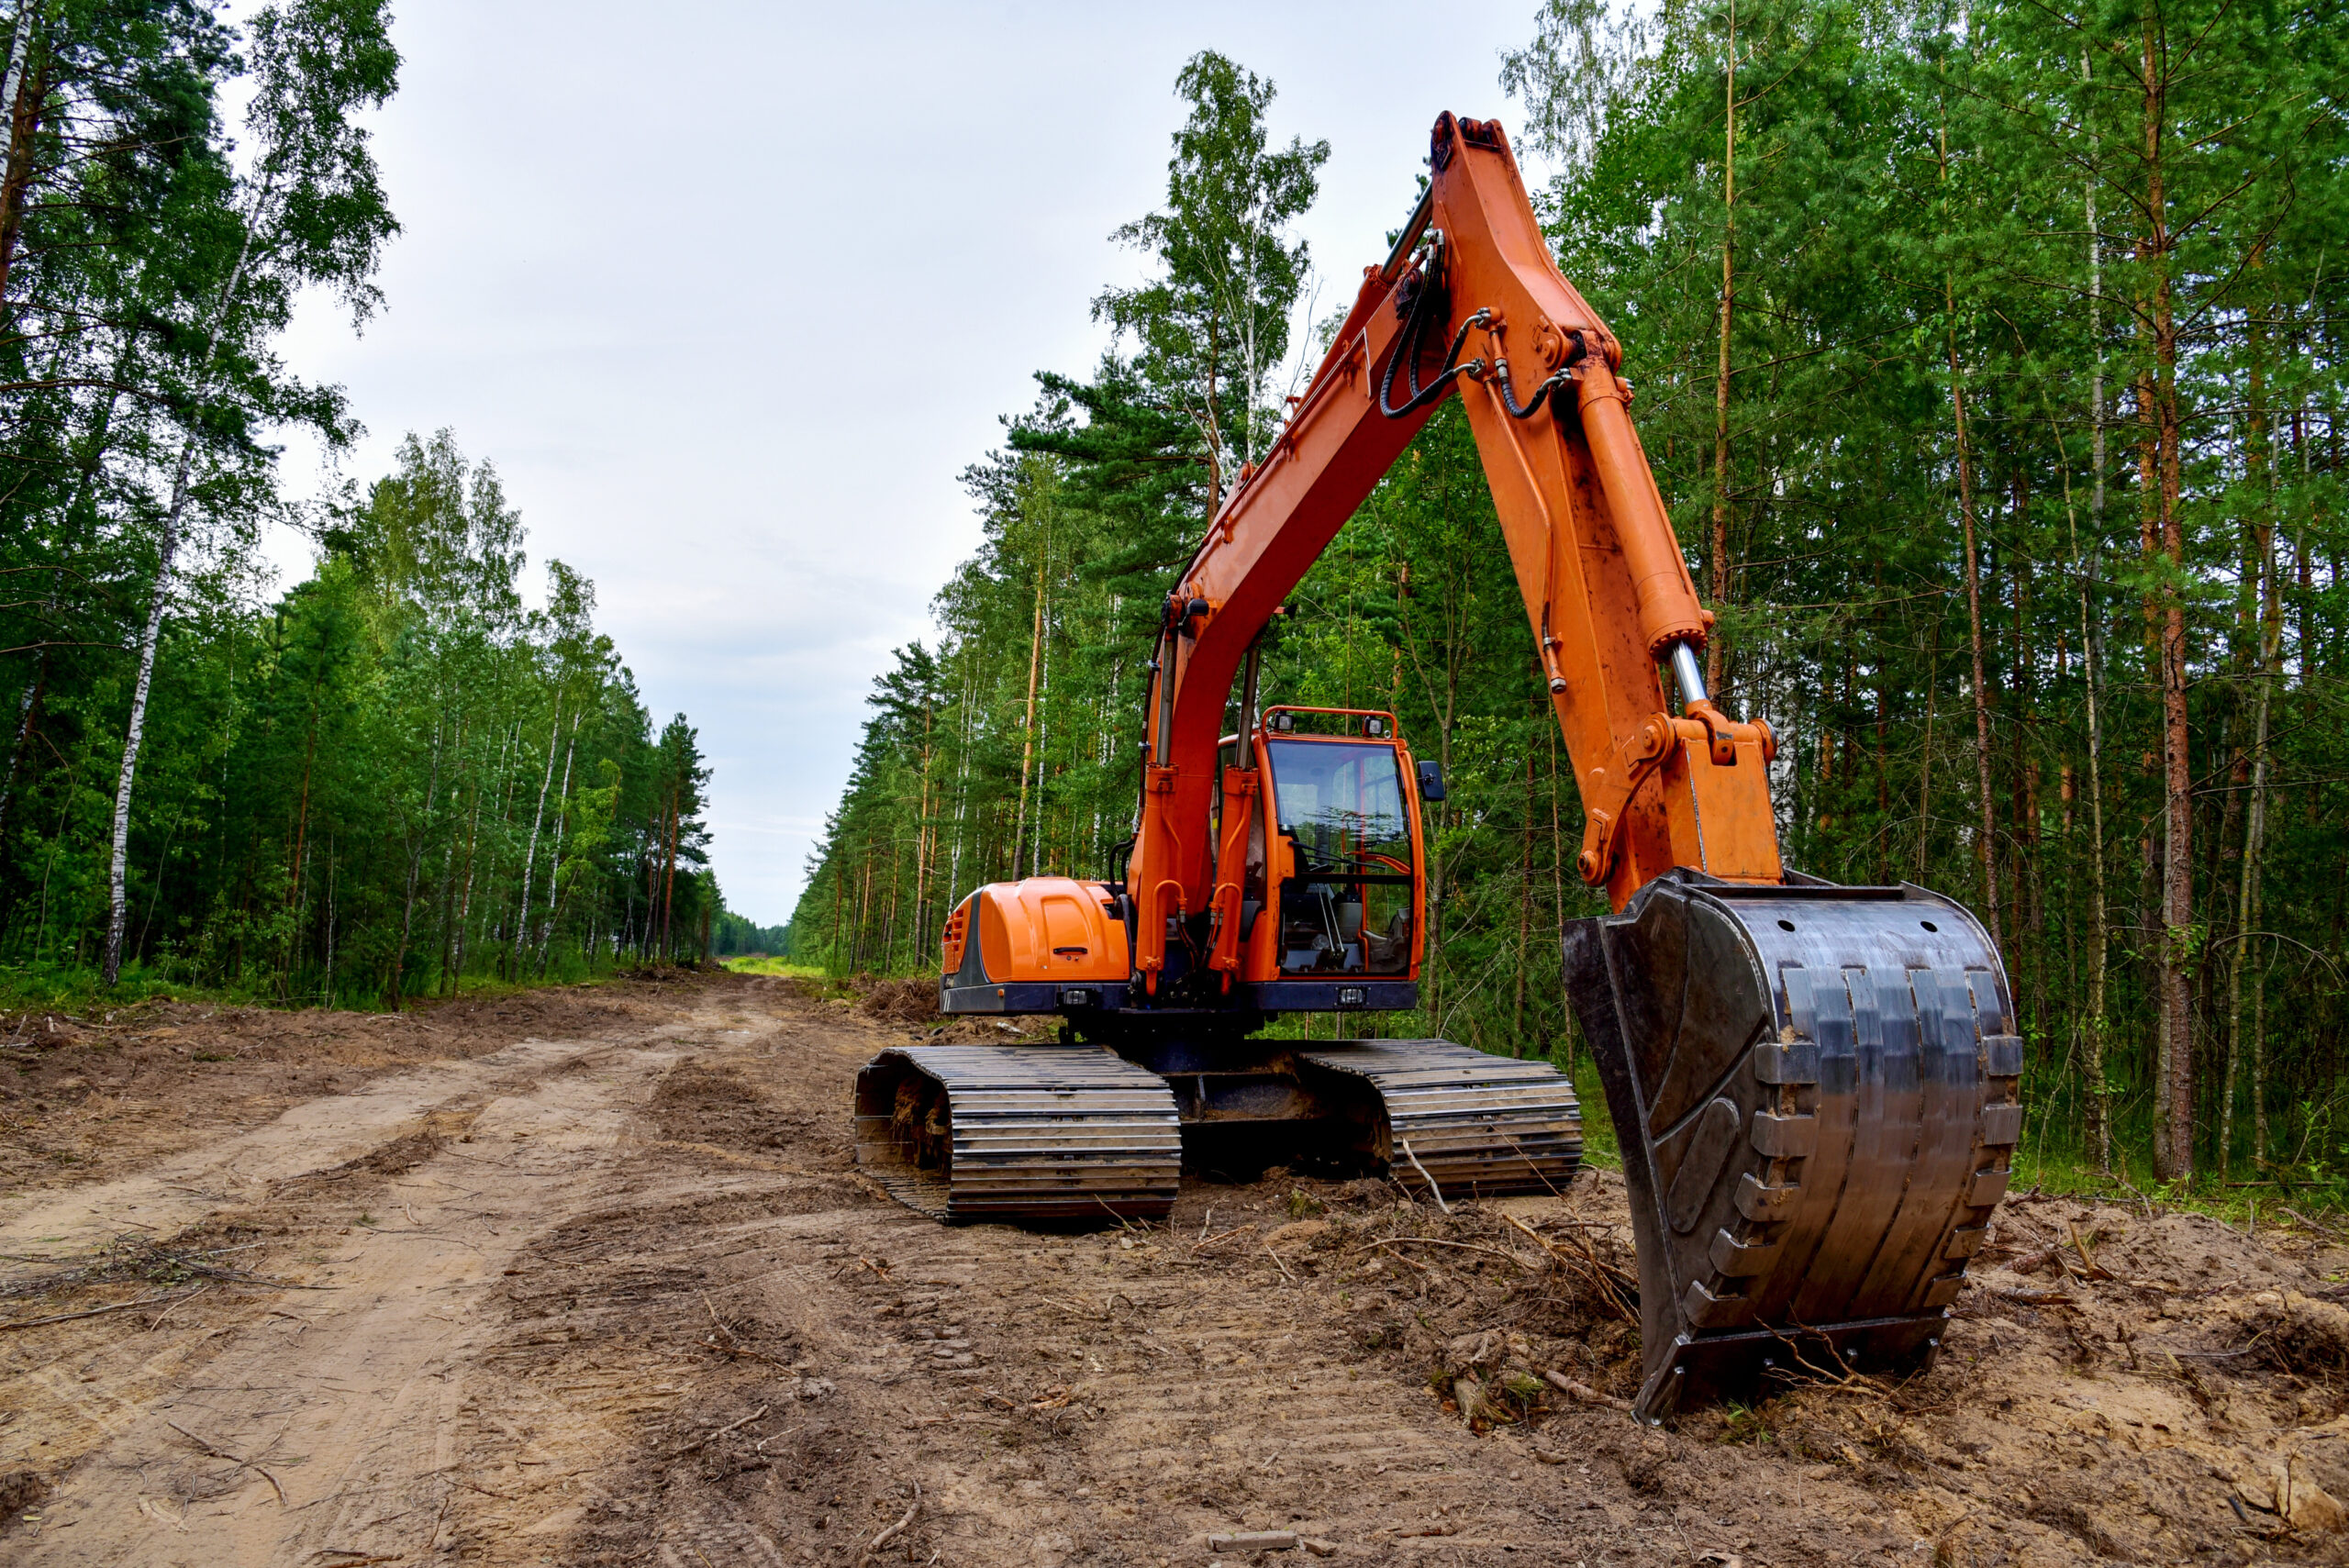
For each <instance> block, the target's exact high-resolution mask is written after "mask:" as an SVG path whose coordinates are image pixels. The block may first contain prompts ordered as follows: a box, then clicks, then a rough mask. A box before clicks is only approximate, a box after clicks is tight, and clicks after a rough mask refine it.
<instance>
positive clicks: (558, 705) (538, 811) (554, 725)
mask: <svg viewBox="0 0 2349 1568" xmlns="http://www.w3.org/2000/svg"><path fill="white" fill-rule="evenodd" d="M561 739H562V693H561V692H557V693H556V694H555V699H554V719H553V722H551V724H549V725H548V726H547V767H546V772H545V773H544V774H543V775H541V776H540V779H539V804H538V805H537V806H535V807H533V808H532V809H531V812H530V837H529V840H528V843H529V848H528V849H526V850H525V851H523V853H522V912H521V916H520V917H519V918H518V919H517V920H516V921H515V922H514V940H513V945H512V947H511V948H510V949H509V950H508V953H507V972H508V973H510V974H511V976H512V978H513V979H514V980H515V981H516V982H517V983H519V982H520V980H521V978H522V952H523V950H524V949H525V948H526V947H528V946H529V940H530V939H529V930H530V883H531V879H532V877H533V875H534V874H535V873H537V871H538V869H539V826H540V823H542V822H544V821H545V820H546V815H547V791H548V790H549V789H551V788H552V787H553V785H554V753H555V743H556V742H557V741H558V740H561Z"/></svg>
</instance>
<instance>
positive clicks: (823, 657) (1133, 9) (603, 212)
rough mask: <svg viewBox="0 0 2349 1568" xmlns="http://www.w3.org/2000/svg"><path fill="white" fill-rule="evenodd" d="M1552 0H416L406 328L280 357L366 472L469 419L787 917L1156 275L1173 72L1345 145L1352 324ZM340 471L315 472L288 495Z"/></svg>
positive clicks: (399, 190)
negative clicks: (886, 675) (978, 508)
mask: <svg viewBox="0 0 2349 1568" xmlns="http://www.w3.org/2000/svg"><path fill="white" fill-rule="evenodd" d="M1537 4H1538V0H1449V3H1447V4H1444V5H1441V6H1430V5H1428V4H1426V3H1425V0H1418V3H1414V4H1386V3H1385V0H1348V3H1330V4H1279V3H1266V0H1258V3H1257V4H1255V5H1246V6H1243V5H1225V4H1203V3H1196V0H1195V3H1192V4H1186V5H1174V6H1167V5H1152V6H1117V5H1103V4H1100V3H1098V0H1096V3H1095V4H1091V5H1075V4H1023V5H988V4H970V3H966V4H960V5H937V6H924V5H884V4H874V3H871V0H867V3H865V4H862V5H841V4H831V5H824V6H814V5H805V4H785V5H772V4H770V5H758V4H718V3H703V4H697V5H696V4H686V5H675V4H673V5H668V6H643V5H633V6H607V5H600V4H590V3H584V0H564V3H563V4H561V5H555V4H540V3H524V0H498V3H495V4H488V5H484V4H482V3H480V0H472V3H459V0H398V20H397V22H396V24H395V29H394V37H395V39H396V41H397V43H398V45H399V50H400V53H401V55H402V57H403V60H404V63H403V65H402V67H401V72H400V83H401V85H400V92H399V95H398V97H397V98H395V100H394V101H393V102H392V104H391V105H390V106H388V107H387V108H385V109H384V112H383V113H382V114H381V115H380V116H379V117H377V118H376V121H375V146H376V151H377V155H378V157H379V159H380V160H381V162H382V166H383V172H384V182H385V183H386V185H387V186H388V188H389V190H390V194H391V199H392V205H393V208H394V210H395V212H396V213H397V214H398V216H399V219H400V223H401V225H402V228H403V233H402V234H401V236H400V238H399V239H397V240H396V241H395V242H394V244H393V245H392V247H391V249H390V250H389V251H388V253H387V254H386V256H385V258H384V268H383V272H382V274H381V278H380V283H381V284H382V287H383V291H384V299H385V307H384V310H383V312H382V313H381V314H380V315H379V316H378V317H376V318H375V319H374V320H373V321H372V322H371V323H369V325H368V326H367V328H366V329H365V331H364V333H363V334H362V335H360V336H356V337H354V336H353V334H352V332H351V328H350V325H349V323H348V322H347V320H345V319H343V318H342V317H340V316H339V315H338V313H337V312H336V311H335V309H334V308H333V307H332V306H330V305H329V304H328V303H327V302H324V301H319V302H316V304H315V306H314V307H309V308H306V309H305V311H304V312H303V314H302V316H301V317H300V318H299V320H298V321H297V323H296V325H295V330H294V332H293V334H292V336H291V338H290V339H289V340H288V342H287V343H286V345H285V348H286V351H287V355H288V358H289V360H290V361H291V362H292V364H293V366H294V368H295V370H296V371H298V372H299V373H303V374H305V375H306V376H309V377H312V378H315V379H319V380H325V381H330V382H336V383H340V384H341V385H343V386H344V387H345V388H347V389H348V390H349V393H350V395H351V407H352V409H353V411H354V412H355V413H356V414H357V415H358V417H360V418H361V419H362V421H364V423H365V424H366V426H367V431H368V434H367V437H366V439H365V440H364V441H363V442H362V443H361V445H360V447H359V449H358V450H357V451H356V452H355V453H352V454H350V455H348V456H346V457H345V458H344V459H343V460H342V463H341V473H343V474H344V475H346V476H349V477H352V478H356V479H358V480H360V481H362V482H364V481H367V480H371V479H373V477H375V476H376V475H378V474H380V473H383V472H384V470H385V469H386V468H387V467H388V466H389V462H390V454H391V450H392V449H393V447H394V446H395V444H396V443H397V442H398V440H399V439H400V438H401V436H402V435H403V434H404V433H406V432H407V431H409V430H417V431H430V430H433V429H436V428H440V427H443V426H446V427H448V428H451V430H453V431H454V432H455V434H456V437H457V439H458V442H459V444H460V445H461V446H462V449H463V450H465V451H466V452H467V453H468V454H469V455H471V456H473V457H475V458H482V459H487V460H489V461H491V462H495V464H496V465H497V468H498V470H499V473H501V474H502V475H503V477H504V480H505V484H506V488H507V495H508V496H509V497H510V498H511V500H512V501H513V503H514V504H515V505H516V506H518V507H519V508H520V510H521V513H522V517H523V520H524V522H525V523H526V524H527V525H528V527H529V534H530V555H531V574H532V577H533V579H534V581H535V580H538V579H539V578H540V570H541V568H542V567H543V564H544V562H546V561H547V560H548V559H549V558H550V557H552V558H557V559H560V560H562V561H564V562H568V563H569V564H571V565H572V566H573V567H574V568H576V569H578V570H579V571H582V572H584V573H586V574H587V575H588V576H590V577H591V578H593V579H594V580H595V582H596V587H597V591H598V594H599V598H600V608H599V612H598V620H599V623H600V624H601V626H602V627H603V628H604V629H606V630H607V631H608V632H610V633H611V635H612V636H613V638H614V639H616V640H617V641H618V645H619V648H620V650H621V652H622V654H623V655H624V656H625V658H626V659H627V661H628V662H629V666H630V667H631V668H632V669H634V671H635V672H636V676H637V680H638V682H639V684H640V686H641V687H642V689H643V692H644V695H645V699H646V701H647V703H648V704H649V705H650V706H651V709H652V711H653V715H654V719H655V722H656V724H657V723H658V722H660V721H661V720H662V719H665V718H666V717H668V716H669V715H670V714H671V713H674V712H677V711H679V710H682V711H684V712H685V713H686V714H687V715H689V716H690V717H691V718H692V720H693V722H694V723H695V724H696V726H698V728H699V729H700V731H701V741H702V748H703V751H704V752H705V753H706V754H707V756H708V758H709V759H710V762H711V763H712V765H713V766H714V768H715V769H716V775H717V776H716V780H715V783H714V785H713V793H714V805H713V809H712V812H711V821H712V824H713V826H714V828H715V829H716V865H717V869H718V878H719V881H720V883H721V884H722V885H723V887H724V889H725V892H726V895H727V902H728V904H729V906H731V907H733V908H735V909H738V910H740V912H742V913H743V914H746V915H749V916H751V917H752V918H754V919H756V920H759V921H761V922H762V923H771V922H781V921H783V920H785V919H787V918H789V917H790V914H791V907H792V903H793V901H794V899H796V897H797V895H798V890H799V886H800V884H801V882H802V881H803V879H804V877H805V874H806V872H805V862H806V860H807V853H808V851H809V849H810V847H811V846H812V845H813V843H814V842H815V837H816V834H817V833H818V831H819V830H820V829H821V827H822V823H823V817H824V813H825V811H826V810H827V809H828V808H829V806H831V805H832V804H833V803H834V801H835V800H836V799H837V798H838V795H839V792H840V789H841V784H842V783H843V781H844V780H845V778H846V775H847V770H848V764H849V760H850V757H851V754H852V750H853V748H854V745H855V740H856V736H857V731H858V726H859V725H860V723H861V722H862V720H863V716H864V711H865V710H864V705H863V699H864V695H865V693H866V691H867V690H868V689H869V685H870V683H871V681H872V678H873V676H874V674H875V673H878V672H879V671H880V670H881V669H882V668H883V667H884V666H885V663H886V662H887V661H888V654H889V650H890V649H891V648H892V647H894V646H896V644H899V643H902V642H904V641H906V640H907V639H910V638H924V639H927V638H929V637H930V636H931V635H932V633H933V628H931V626H930V614H929V610H930V597H931V595H933V594H934V593H935V592H936V590H937V589H938V587H939V585H940V584H941V583H942V582H943V581H944V579H945V577H946V575H947V573H949V572H950V571H951V570H952V568H953V566H954V564H955V562H958V561H960V560H962V559H963V558H964V557H965V556H967V555H968V554H970V552H971V551H972V550H973V548H974V546H975V544H976V542H977V539H978V526H977V522H976V519H975V518H974V517H973V515H972V511H971V507H970V504H969V501H968V499H967V498H966V497H965V496H964V495H963V492H962V490H961V487H960V486H959V485H958V484H957V483H956V476H957V475H958V474H959V473H961V472H962V470H963V467H964V465H966V464H967V463H969V462H973V461H974V460H975V459H976V458H978V457H980V456H981V455H983V454H984V453H985V451H986V450H987V449H988V448H989V447H990V446H991V445H993V444H994V443H995V442H996V440H997V439H999V435H1000V428H999V426H998V425H997V422H996V421H997V417H999V416H1000V415H1003V414H1005V413H1010V412H1017V411H1019V410H1022V409H1024V408H1026V407H1027V406H1029V405H1030V402H1031V401H1032V398H1033V392H1034V384H1033V382H1032V380H1031V379H1030V378H1031V375H1032V373H1034V372H1035V371H1036V370H1038V369H1040V368H1050V369H1056V370H1063V371H1067V372H1072V373H1085V371H1086V370H1088V369H1089V368H1090V366H1091V364H1092V362H1093V361H1094V360H1095V358H1096V357H1097V354H1098V353H1099V351H1100V350H1101V348H1102V346H1103V344H1104V342H1105V339H1104V337H1103V334H1102V333H1101V331H1100V329H1099V328H1097V327H1096V326H1095V325H1094V324H1093V322H1092V320H1091V318H1090V315H1089V311H1088V305H1089V302H1090V301H1091V299H1092V298H1093V296H1094V295H1095V294H1096V293H1097V292H1098V291H1099V290H1100V289H1101V287H1102V286H1103V285H1104V284H1108V283H1111V282H1113V281H1114V282H1125V281H1130V280H1131V279H1132V278H1134V277H1135V276H1137V275H1138V268H1139V265H1140V263H1139V261H1137V260H1136V259H1135V258H1134V257H1132V256H1130V254H1128V253H1125V252H1123V251H1121V250H1119V249H1118V248H1117V247H1115V246H1113V245H1112V244H1111V243H1110V242H1109V239H1108V236H1109V232H1110V230H1111V229H1113V228H1116V227H1117V226H1118V225H1119V224H1120V223H1123V222H1125V221H1127V220H1129V219H1130V218H1134V217H1140V216H1141V215H1142V214H1143V213H1145V212H1147V211H1149V210H1151V209H1152V207H1154V206H1157V205H1158V204H1159V202H1160V200H1161V199H1162V197H1163V194H1164V191H1165V167H1166V160H1167V157H1168V153H1169V144H1168V137H1169V135H1170V134H1171V133H1172V132H1173V131H1174V130H1175V128H1176V127H1177V126H1178V125H1179V124H1180V123H1181V121H1182V117H1183V108H1182V106H1181V105H1179V104H1178V103H1177V102H1176V100H1175V96H1174V83H1175V73H1176V72H1178V71H1179V70H1180V69H1181V67H1182V64H1183V62H1184V61H1185V60H1186V59H1187V58H1189V57H1190V56H1191V55H1192V54H1193V53H1194V52H1196V51H1197V50H1202V49H1215V50H1221V51H1223V52H1224V53H1226V54H1228V55H1230V56H1231V57H1232V58H1234V59H1235V60H1237V61H1240V62H1241V64H1243V65H1245V66H1247V67H1249V68H1250V69H1252V70H1253V71H1255V72H1259V73H1260V74H1263V75H1266V76H1269V77H1270V78H1272V79H1273V81H1274V82H1275V83H1277V85H1278V87H1279V90H1280V96H1279V98H1278V100H1277V101H1276V102H1275V105H1274V106H1273V124H1274V127H1275V132H1276V134H1277V136H1278V137H1279V139H1282V140H1284V141H1286V139H1287V138H1288V137H1289V136H1291V135H1302V136H1304V137H1306V138H1307V139H1313V138H1316V137H1319V138H1326V139H1328V140H1329V143H1330V161H1329V163H1328V165H1327V166H1326V167H1325V169H1324V171H1323V173H1322V184H1321V198H1320V201H1319V204H1318V206H1316V207H1315V209H1314V210H1313V212H1312V214H1311V215H1310V216H1309V217H1308V219H1307V220H1306V222H1305V223H1304V225H1303V226H1302V232H1303V233H1304V234H1305V235H1306V236H1307V238H1308V239H1309V240H1310V242H1311V245H1312V250H1313V260H1314V262H1315V264H1316V267H1317V269H1318V271H1319V273H1320V277H1321V284H1322V291H1321V303H1320V306H1319V309H1320V311H1326V310H1327V309H1328V308H1329V307H1330V306H1331V305H1333V304H1336V303H1339V302H1341V301H1342V300H1343V299H1344V298H1346V297H1347V296H1348V295H1350V293H1351V286H1350V285H1349V284H1348V283H1347V281H1346V280H1347V279H1349V278H1353V279H1355V280H1357V281H1358V280H1359V278H1360V274H1361V268H1362V266H1363V264H1364V262H1366V261H1375V260H1378V259H1379V253H1380V247H1381V242H1382V239H1383V237H1384V235H1385V234H1386V231H1387V230H1388V229H1390V228H1394V227H1395V226H1396V225H1397V224H1398V223H1399V222H1401V220H1402V219H1403V217H1405V215H1406V213H1407V212H1408V208H1409V206H1410V204H1411V200H1412V195H1413V191H1414V185H1413V173H1414V172H1415V171H1416V170H1417V169H1418V168H1419V165H1420V164H1421V162H1422V161H1423V160H1424V158H1425V156H1426V151H1427V134H1428V128H1429V126H1430V125H1431V123H1432V122H1433V121H1434V118H1435V116H1436V114H1437V112H1438V111H1439V110H1442V109H1446V108H1449V109H1452V110H1454V111H1455V112H1458V113H1460V114H1463V115H1471V116H1475V117H1493V116H1499V117H1503V118H1504V119H1505V120H1506V121H1507V122H1508V123H1509V124H1511V125H1512V126H1513V125H1514V124H1516V123H1517V121H1518V118H1519V117H1518V116H1517V115H1516V114H1515V113H1514V112H1513V109H1514V106H1511V105H1508V104H1507V103H1506V102H1505V100H1504V99H1503V97H1502V95H1501V93H1500V90H1499V87H1498V85H1497V73H1498V67H1499V57H1500V53H1501V51H1502V50H1504V49H1505V48H1509V47H1514V46H1516V45H1518V44H1520V43H1521V42H1522V41H1523V40H1524V39H1526V38H1528V37H1529V36H1530V35H1531V31H1532V25H1533V24H1532V19H1533V14H1534V11H1535V8H1536V6H1537ZM328 477H330V476H327V475H322V473H321V472H320V469H319V463H318V459H317V453H316V451H315V450H314V449H310V448H306V447H301V446H296V447H295V448H292V449H290V450H288V452H287V456H286V473H285V478H286V481H287V484H288V488H289V489H290V490H292V491H294V492H295V493H302V492H306V491H309V490H311V489H314V488H315V487H316V486H317V485H318V484H320V483H321V482H322V480H323V479H325V478H328ZM275 553H276V555H277V557H278V559H279V560H280V562H282V565H283V568H284V572H285V573H287V574H288V580H289V581H290V580H291V577H292V576H295V575H299V574H301V573H305V572H306V570H307V555H306V550H305V548H304V547H303V545H302V544H301V543H300V542H299V541H298V540H297V539H295V538H294V537H293V536H291V535H290V534H289V535H287V536H285V537H283V538H281V539H279V540H277V542H276V546H275Z"/></svg>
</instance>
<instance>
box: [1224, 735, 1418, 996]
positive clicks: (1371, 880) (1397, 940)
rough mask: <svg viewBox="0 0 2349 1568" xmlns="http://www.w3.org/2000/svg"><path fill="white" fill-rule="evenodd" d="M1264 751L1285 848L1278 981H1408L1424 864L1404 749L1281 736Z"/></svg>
mask: <svg viewBox="0 0 2349 1568" xmlns="http://www.w3.org/2000/svg"><path fill="white" fill-rule="evenodd" d="M1260 744H1261V745H1262V747H1263V754H1264V773H1265V775H1266V776H1267V777H1268V778H1269V779H1270V780H1271V796H1272V799H1271V811H1270V815H1271V818H1272V821H1273V823H1274V826H1275V837H1276V839H1277V840H1278V850H1277V851H1276V853H1275V871H1276V873H1278V874H1279V876H1280V885H1279V888H1278V891H1277V894H1276V895H1275V899H1276V906H1277V908H1278V910H1279V918H1280V928H1279V935H1278V939H1277V956H1278V965H1279V972H1280V973H1281V974H1282V975H1284V976H1286V977H1298V976H1306V975H1317V976H1330V975H1346V974H1359V975H1374V976H1376V975H1386V976H1399V975H1406V974H1408V973H1410V970H1411V950H1412V943H1411V932H1412V929H1413V927H1414V924H1415V922H1416V920H1417V918H1418V905H1419V865H1418V854H1417V844H1416V837H1417V836H1416V835H1415V834H1414V833H1413V831H1412V826H1413V825H1412V821H1411V811H1410V801H1411V796H1410V795H1409V794H1408V792H1407V791H1406V790H1405V789H1404V786H1403V771H1402V762H1401V759H1400V755H1399V748H1398V746H1397V743H1396V742H1395V740H1393V739H1392V738H1391V737H1387V738H1381V739H1375V740H1373V739H1353V738H1333V737H1325V736H1301V735H1296V734H1286V735H1284V734H1279V733H1274V734H1270V735H1267V736H1266V737H1265V738H1264V740H1262V742H1260Z"/></svg>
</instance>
